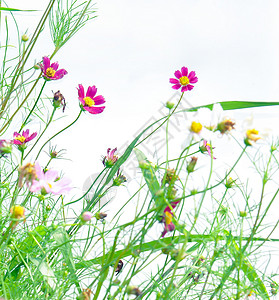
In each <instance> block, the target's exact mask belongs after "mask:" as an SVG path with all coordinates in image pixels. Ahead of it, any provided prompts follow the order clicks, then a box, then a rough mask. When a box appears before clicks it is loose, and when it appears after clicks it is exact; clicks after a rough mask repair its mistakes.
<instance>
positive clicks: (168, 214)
mask: <svg viewBox="0 0 279 300" xmlns="http://www.w3.org/2000/svg"><path fill="white" fill-rule="evenodd" d="M178 203H179V201H174V202H172V203H171V207H172V208H175V207H176V205H177V204H178ZM172 218H173V212H172V210H171V209H170V207H169V206H167V207H166V208H165V209H164V215H163V217H162V223H164V231H163V232H162V237H164V236H165V234H166V233H167V232H169V231H174V229H175V225H174V224H173V222H172Z"/></svg>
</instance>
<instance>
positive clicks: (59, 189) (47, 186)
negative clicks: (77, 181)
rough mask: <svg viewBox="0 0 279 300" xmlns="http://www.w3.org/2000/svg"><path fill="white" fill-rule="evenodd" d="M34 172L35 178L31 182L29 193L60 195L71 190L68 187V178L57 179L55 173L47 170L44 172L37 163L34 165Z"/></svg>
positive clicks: (56, 173)
mask: <svg viewBox="0 0 279 300" xmlns="http://www.w3.org/2000/svg"><path fill="white" fill-rule="evenodd" d="M35 171H36V175H37V178H36V179H34V180H33V182H32V185H31V187H30V192H40V193H42V194H48V193H52V194H54V195H61V194H65V193H67V192H69V191H70V190H71V187H70V186H69V185H70V182H71V181H70V180H69V179H68V178H62V179H59V176H58V172H57V171H55V170H47V171H46V172H44V170H43V169H42V168H41V167H40V165H39V163H38V162H36V163H35Z"/></svg>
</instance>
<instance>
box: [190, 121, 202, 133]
mask: <svg viewBox="0 0 279 300" xmlns="http://www.w3.org/2000/svg"><path fill="white" fill-rule="evenodd" d="M190 130H191V131H192V132H194V133H200V132H201V130H202V124H201V123H198V122H195V121H193V122H192V124H191V128H190Z"/></svg>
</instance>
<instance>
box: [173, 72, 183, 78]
mask: <svg viewBox="0 0 279 300" xmlns="http://www.w3.org/2000/svg"><path fill="white" fill-rule="evenodd" d="M174 76H175V77H176V78H178V79H179V78H181V77H182V74H181V72H180V71H179V70H177V71H175V72H174Z"/></svg>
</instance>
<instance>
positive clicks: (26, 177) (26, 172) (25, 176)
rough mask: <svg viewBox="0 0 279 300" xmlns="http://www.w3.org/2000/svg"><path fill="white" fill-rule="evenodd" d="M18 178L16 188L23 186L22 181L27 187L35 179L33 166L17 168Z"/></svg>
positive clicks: (27, 165) (29, 164) (28, 164)
mask: <svg viewBox="0 0 279 300" xmlns="http://www.w3.org/2000/svg"><path fill="white" fill-rule="evenodd" d="M18 173H19V178H18V186H19V187H22V186H23V181H24V182H26V183H27V186H29V184H30V183H32V182H33V180H35V179H36V178H37V174H36V170H35V165H34V164H31V163H27V164H26V165H24V166H21V167H19V168H18Z"/></svg>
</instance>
